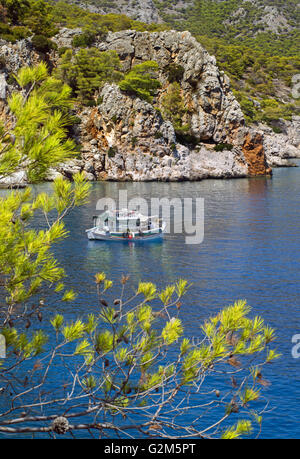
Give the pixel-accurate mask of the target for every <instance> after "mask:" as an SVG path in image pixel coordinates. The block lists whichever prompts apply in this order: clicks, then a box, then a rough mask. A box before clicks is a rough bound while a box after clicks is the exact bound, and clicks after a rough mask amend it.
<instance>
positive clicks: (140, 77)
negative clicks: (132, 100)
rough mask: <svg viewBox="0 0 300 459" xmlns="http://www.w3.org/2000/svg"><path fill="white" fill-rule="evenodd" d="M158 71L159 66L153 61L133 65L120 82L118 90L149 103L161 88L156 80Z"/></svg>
mask: <svg viewBox="0 0 300 459" xmlns="http://www.w3.org/2000/svg"><path fill="white" fill-rule="evenodd" d="M158 69H159V66H158V64H157V62H154V61H146V62H143V63H142V64H137V65H135V66H134V67H133V68H132V69H131V70H130V71H129V72H128V73H127V74H126V75H125V77H124V79H123V80H122V81H120V83H119V86H120V89H121V90H122V91H125V92H127V93H129V94H134V95H137V96H138V97H140V98H141V99H144V100H146V101H147V102H150V103H151V102H152V99H153V96H154V95H155V94H156V92H157V89H159V88H160V87H161V84H160V82H159V81H158V80H157V78H156V73H157V71H158Z"/></svg>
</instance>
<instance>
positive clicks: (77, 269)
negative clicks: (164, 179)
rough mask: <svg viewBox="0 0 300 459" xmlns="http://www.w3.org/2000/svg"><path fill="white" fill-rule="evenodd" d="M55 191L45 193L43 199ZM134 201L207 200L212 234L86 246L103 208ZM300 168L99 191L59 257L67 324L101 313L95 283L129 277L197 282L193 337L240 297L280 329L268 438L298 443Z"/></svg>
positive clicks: (190, 310)
mask: <svg viewBox="0 0 300 459" xmlns="http://www.w3.org/2000/svg"><path fill="white" fill-rule="evenodd" d="M48 188H49V185H42V186H41V187H37V191H40V190H41V189H48ZM119 189H126V190H127V192H128V197H129V198H131V197H135V196H140V197H144V198H145V199H147V200H149V199H150V198H151V197H163V196H164V197H169V198H171V197H179V198H187V197H194V198H195V197H200V198H204V200H205V235H204V240H203V242H202V243H201V244H199V245H187V244H185V239H184V236H183V235H182V234H178V235H166V237H165V240H164V241H163V242H162V243H149V244H146V243H144V244H136V245H134V244H131V245H128V244H124V243H107V242H100V241H98V242H93V241H88V240H87V239H86V237H85V229H86V228H88V227H89V226H91V217H92V215H94V214H95V213H96V211H95V207H96V202H97V200H98V199H99V198H101V197H103V196H107V197H112V198H116V197H117V196H118V191H119ZM299 196H300V168H287V169H277V170H275V171H274V176H273V178H272V179H270V178H252V179H241V180H240V179H238V180H206V181H202V182H191V183H188V182H187V183H176V184H175V183H133V184H124V183H123V184H122V183H96V184H93V187H92V195H91V200H90V204H89V205H87V206H85V207H84V208H79V209H76V210H75V211H73V212H72V214H70V215H69V216H68V217H67V219H66V223H67V228H68V230H69V231H70V237H69V238H68V239H66V240H65V241H64V242H63V243H61V244H60V245H58V246H57V247H56V249H55V252H56V255H57V257H58V259H59V260H60V262H61V264H62V265H63V266H64V268H65V269H66V271H67V273H68V275H69V279H68V282H69V283H70V285H72V286H73V287H74V288H75V289H76V290H77V292H78V293H79V296H78V298H77V299H76V301H75V303H72V306H69V305H61V304H59V305H56V304H52V305H51V306H50V307H49V309H50V312H49V315H50V316H52V315H53V311H54V310H58V311H59V312H63V313H64V314H66V315H67V316H68V317H69V318H75V316H77V315H81V314H84V313H86V312H93V311H95V310H96V306H95V292H94V283H93V276H94V274H95V273H96V272H99V271H105V272H106V273H107V276H108V277H109V278H111V279H113V280H117V279H119V278H120V276H121V275H122V274H129V275H130V276H131V282H132V283H133V284H137V283H138V281H139V280H140V279H143V280H145V281H152V282H154V283H156V284H157V285H158V286H161V287H162V286H163V285H165V284H167V283H171V282H173V281H175V280H177V279H178V278H179V277H182V278H186V279H188V280H189V281H191V282H192V283H193V286H192V288H191V289H190V291H189V293H188V294H187V295H186V297H185V301H184V306H183V313H182V318H183V322H184V325H185V331H186V334H188V335H192V336H197V333H198V330H199V326H200V325H201V323H202V322H203V321H204V319H205V318H207V317H208V316H210V315H211V314H213V313H216V312H218V311H219V310H220V309H221V308H222V307H223V306H226V305H228V304H231V303H232V302H233V301H235V300H237V299H247V301H248V303H249V304H250V305H251V307H252V308H253V314H259V315H261V316H262V317H263V318H264V319H265V321H266V322H267V323H268V324H270V325H271V326H272V327H274V328H275V329H276V333H277V337H278V339H277V343H276V346H277V349H278V351H279V352H280V353H281V354H282V357H281V359H280V360H278V361H276V362H275V363H274V364H273V365H270V366H269V367H268V370H267V371H268V374H267V379H268V380H269V381H271V383H272V385H271V386H269V387H268V388H267V389H266V391H265V395H266V397H267V398H268V399H269V400H270V408H271V411H270V412H269V413H267V414H265V416H264V422H263V428H262V435H261V436H262V437H263V438H280V437H285V438H300V359H298V360H297V359H293V358H292V355H291V350H292V346H293V345H292V342H291V339H292V336H293V335H294V334H296V333H300V203H299Z"/></svg>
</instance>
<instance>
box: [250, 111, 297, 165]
mask: <svg viewBox="0 0 300 459" xmlns="http://www.w3.org/2000/svg"><path fill="white" fill-rule="evenodd" d="M278 128H279V129H280V130H281V131H282V132H281V133H277V134H276V133H274V131H273V129H271V128H269V127H268V126H265V125H260V126H259V129H260V130H261V131H262V132H263V136H264V147H265V151H266V159H267V162H268V164H269V166H270V167H282V166H283V167H285V166H291V165H294V164H293V163H292V162H291V161H289V160H290V159H295V158H300V117H299V116H295V117H293V120H292V121H286V120H279V121H278Z"/></svg>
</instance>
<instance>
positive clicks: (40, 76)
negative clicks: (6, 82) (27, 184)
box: [0, 63, 76, 182]
mask: <svg viewBox="0 0 300 459" xmlns="http://www.w3.org/2000/svg"><path fill="white" fill-rule="evenodd" d="M15 79H16V82H17V83H18V85H19V87H20V89H21V91H15V92H13V93H12V95H11V96H10V97H9V99H8V105H9V108H10V110H11V114H12V115H13V116H14V118H15V123H14V126H13V128H12V129H9V128H8V127H6V128H5V127H3V129H2V131H3V134H2V137H1V139H0V151H1V161H0V175H1V176H8V175H10V174H12V173H13V172H16V171H18V170H22V169H24V168H25V169H26V171H27V176H28V179H29V181H31V182H36V181H40V180H43V178H44V177H45V174H46V172H47V170H48V169H49V167H51V166H55V165H57V164H59V163H60V162H62V161H64V160H65V159H67V158H72V157H74V155H75V154H76V148H75V144H74V142H73V141H72V140H70V139H68V137H67V126H68V125H69V124H70V123H71V118H70V115H69V110H70V108H71V107H72V99H71V88H70V87H68V86H67V85H66V84H63V83H62V82H61V81H59V80H56V79H55V78H53V77H52V76H49V74H48V70H47V66H46V64H45V63H40V64H39V65H38V66H37V67H24V68H22V69H21V70H20V71H19V72H18V74H17V75H16V77H15Z"/></svg>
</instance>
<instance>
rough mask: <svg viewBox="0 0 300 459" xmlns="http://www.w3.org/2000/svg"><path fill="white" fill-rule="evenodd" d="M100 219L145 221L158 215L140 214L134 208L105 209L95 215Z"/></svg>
mask: <svg viewBox="0 0 300 459" xmlns="http://www.w3.org/2000/svg"><path fill="white" fill-rule="evenodd" d="M97 218H98V219H99V220H101V221H106V220H108V221H116V220H117V221H122V220H126V221H128V220H140V221H141V222H147V221H149V220H154V219H157V218H158V215H148V216H146V215H142V214H141V213H139V212H137V211H136V210H127V209H122V210H114V211H111V210H107V211H105V212H103V213H102V214H101V215H99V216H98V217H97Z"/></svg>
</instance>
